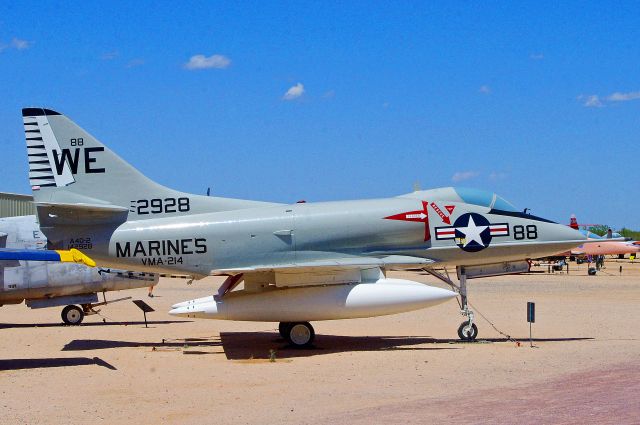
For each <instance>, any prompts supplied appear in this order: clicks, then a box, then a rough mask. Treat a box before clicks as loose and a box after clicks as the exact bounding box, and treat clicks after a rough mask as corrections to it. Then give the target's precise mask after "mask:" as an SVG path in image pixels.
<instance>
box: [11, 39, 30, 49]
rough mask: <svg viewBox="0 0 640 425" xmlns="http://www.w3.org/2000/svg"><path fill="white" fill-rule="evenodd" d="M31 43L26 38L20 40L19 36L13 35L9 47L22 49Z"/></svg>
mask: <svg viewBox="0 0 640 425" xmlns="http://www.w3.org/2000/svg"><path fill="white" fill-rule="evenodd" d="M32 44H33V43H32V42H30V41H27V40H21V39H19V38H16V37H13V39H12V40H11V45H10V46H11V47H13V48H14V49H18V50H24V49H28V48H29V47H31V45H32Z"/></svg>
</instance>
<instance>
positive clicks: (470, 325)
mask: <svg viewBox="0 0 640 425" xmlns="http://www.w3.org/2000/svg"><path fill="white" fill-rule="evenodd" d="M423 270H424V271H425V272H427V273H429V274H430V275H432V276H434V277H437V278H438V279H440V280H441V281H443V282H444V283H446V284H447V285H449V286H451V287H452V288H453V289H454V290H455V291H457V292H458V293H459V294H460V300H459V301H458V303H459V305H460V314H462V315H463V316H465V317H466V318H467V320H465V321H464V322H462V323H461V324H460V327H458V337H460V339H461V340H462V341H468V342H471V341H474V340H475V339H476V337H477V336H478V327H477V326H476V324H475V323H474V314H473V311H472V310H471V309H469V304H468V302H467V275H466V274H465V271H464V267H459V268H458V279H459V280H460V286H458V285H456V284H455V283H454V282H453V281H452V280H451V279H450V278H449V275H448V273H447V275H444V274H442V273H440V272H438V271H436V270H433V269H429V268H425V269H423ZM445 273H446V269H445Z"/></svg>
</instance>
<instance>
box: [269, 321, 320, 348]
mask: <svg viewBox="0 0 640 425" xmlns="http://www.w3.org/2000/svg"><path fill="white" fill-rule="evenodd" d="M278 331H279V332H280V335H281V336H282V337H283V338H284V339H286V340H287V342H288V343H289V344H291V345H292V346H293V347H295V348H307V347H310V346H311V345H312V344H313V340H314V339H315V337H316V333H315V331H314V330H313V326H311V323H309V322H280V324H279V325H278Z"/></svg>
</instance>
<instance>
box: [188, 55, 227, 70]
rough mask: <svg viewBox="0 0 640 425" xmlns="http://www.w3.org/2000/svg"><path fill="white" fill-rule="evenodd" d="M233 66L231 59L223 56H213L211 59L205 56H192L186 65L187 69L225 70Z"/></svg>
mask: <svg viewBox="0 0 640 425" xmlns="http://www.w3.org/2000/svg"><path fill="white" fill-rule="evenodd" d="M229 65H231V59H229V58H228V57H226V56H223V55H211V56H209V57H207V56H205V55H195V56H191V58H190V59H189V62H187V63H185V64H184V67H185V68H186V69H191V70H193V69H209V68H216V69H224V68H227V67H228V66H229Z"/></svg>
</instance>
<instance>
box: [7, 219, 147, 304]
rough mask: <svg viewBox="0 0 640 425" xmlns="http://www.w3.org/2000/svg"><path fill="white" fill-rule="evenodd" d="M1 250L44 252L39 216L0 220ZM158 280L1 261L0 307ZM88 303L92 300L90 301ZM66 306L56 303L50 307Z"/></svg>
mask: <svg viewBox="0 0 640 425" xmlns="http://www.w3.org/2000/svg"><path fill="white" fill-rule="evenodd" d="M0 234H3V235H5V236H4V237H2V238H0V248H19V249H44V248H45V247H46V245H47V239H46V237H45V236H44V234H43V233H42V232H41V230H40V228H39V227H38V223H37V222H36V218H35V216H33V215H31V216H24V217H8V218H0ZM157 282H158V277H157V276H154V275H150V274H148V273H144V274H141V273H131V272H127V271H123V270H105V269H101V268H91V267H87V266H84V265H81V264H74V263H55V262H43V261H0V304H18V303H21V302H22V301H24V300H25V299H26V300H27V301H28V303H27V304H28V305H38V306H41V305H45V304H46V301H42V302H41V303H36V304H33V302H32V300H53V299H56V298H58V297H69V296H77V295H91V298H92V299H93V298H95V297H93V295H94V294H95V293H97V292H103V291H119V290H124V289H133V288H143V287H148V286H151V285H155V284H156V283H157ZM87 299H88V298H87ZM54 305H62V304H56V303H55V302H52V303H49V306H54Z"/></svg>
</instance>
